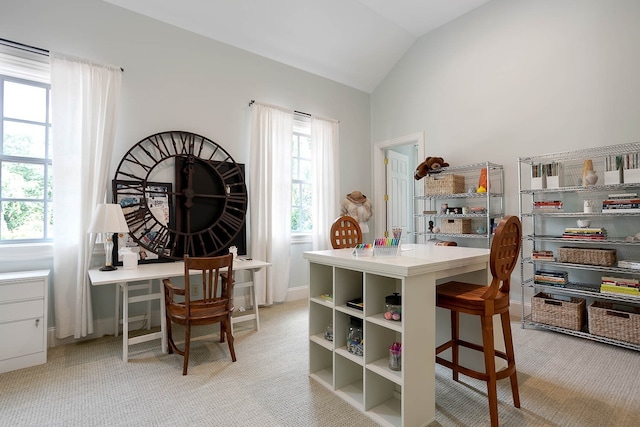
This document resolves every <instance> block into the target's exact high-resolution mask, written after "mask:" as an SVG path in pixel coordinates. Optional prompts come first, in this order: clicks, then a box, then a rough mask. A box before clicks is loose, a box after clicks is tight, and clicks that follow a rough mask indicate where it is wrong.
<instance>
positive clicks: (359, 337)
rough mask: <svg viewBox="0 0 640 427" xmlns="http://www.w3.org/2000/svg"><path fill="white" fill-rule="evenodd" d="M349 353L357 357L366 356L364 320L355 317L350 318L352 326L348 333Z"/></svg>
mask: <svg viewBox="0 0 640 427" xmlns="http://www.w3.org/2000/svg"><path fill="white" fill-rule="evenodd" d="M347 351H348V352H349V353H351V354H355V355H356V356H362V355H364V334H363V333H362V319H360V318H357V317H353V316H350V325H349V330H348V331H347Z"/></svg>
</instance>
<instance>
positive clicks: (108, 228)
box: [89, 203, 129, 233]
mask: <svg viewBox="0 0 640 427" xmlns="http://www.w3.org/2000/svg"><path fill="white" fill-rule="evenodd" d="M128 232H129V226H128V225H127V221H126V220H125V219H124V213H122V207H121V206H120V205H119V204H117V203H105V204H100V205H98V206H96V210H95V211H94V212H93V217H92V218H91V225H89V233H128Z"/></svg>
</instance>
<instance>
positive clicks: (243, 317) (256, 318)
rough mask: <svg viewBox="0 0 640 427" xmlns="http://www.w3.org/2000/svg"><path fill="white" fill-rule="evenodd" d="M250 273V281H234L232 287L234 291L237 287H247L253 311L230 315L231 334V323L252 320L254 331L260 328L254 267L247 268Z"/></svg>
mask: <svg viewBox="0 0 640 427" xmlns="http://www.w3.org/2000/svg"><path fill="white" fill-rule="evenodd" d="M246 271H248V272H249V274H250V275H251V277H250V281H248V282H242V283H236V284H235V287H234V293H235V291H236V290H238V289H245V288H249V299H250V300H251V304H252V305H253V313H252V314H241V315H237V316H234V317H232V319H231V333H232V334H233V324H234V323H238V322H248V321H249V320H253V321H254V326H255V328H256V332H257V331H259V330H260V318H259V314H258V295H257V293H256V285H255V281H254V277H253V273H254V269H247V270H246Z"/></svg>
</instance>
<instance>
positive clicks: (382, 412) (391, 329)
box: [309, 263, 403, 426]
mask: <svg viewBox="0 0 640 427" xmlns="http://www.w3.org/2000/svg"><path fill="white" fill-rule="evenodd" d="M310 277H311V282H310V303H309V340H310V349H309V367H310V369H309V371H310V376H311V377H312V378H314V379H315V380H317V381H318V382H320V383H321V384H323V385H325V386H326V387H328V388H329V389H331V390H334V391H335V393H336V394H338V395H340V396H341V397H342V398H343V399H345V400H346V401H348V402H349V403H351V405H353V406H355V407H357V408H359V409H360V410H363V411H365V408H366V412H369V414H370V415H372V416H373V418H374V419H376V420H377V421H383V420H385V421H387V422H389V424H390V425H396V426H399V425H401V420H402V411H401V396H402V391H403V390H402V385H403V381H402V371H394V370H391V369H389V347H390V346H391V344H392V343H394V342H402V320H401V321H390V320H386V319H384V317H383V308H384V301H385V296H387V295H391V294H393V293H394V292H398V293H402V292H403V289H402V280H400V279H395V278H391V277H384V276H380V275H377V274H370V273H365V272H362V271H356V270H351V269H344V268H338V267H332V266H328V265H321V264H316V263H311V265H310ZM322 295H332V296H333V300H332V301H328V300H326V299H324V298H323V297H322ZM357 298H363V301H364V306H365V307H366V310H357V309H355V308H351V307H349V306H347V301H351V300H354V299H357ZM351 317H355V318H357V319H361V320H362V321H363V331H364V342H365V347H366V351H365V353H364V356H358V355H355V354H353V353H350V352H349V351H348V350H347V334H348V331H349V326H350V320H351ZM331 326H332V327H333V341H328V340H327V339H326V337H325V332H326V330H327V328H328V327H331ZM365 378H366V379H365ZM334 381H335V382H334ZM365 396H366V399H365ZM365 405H366V406H365Z"/></svg>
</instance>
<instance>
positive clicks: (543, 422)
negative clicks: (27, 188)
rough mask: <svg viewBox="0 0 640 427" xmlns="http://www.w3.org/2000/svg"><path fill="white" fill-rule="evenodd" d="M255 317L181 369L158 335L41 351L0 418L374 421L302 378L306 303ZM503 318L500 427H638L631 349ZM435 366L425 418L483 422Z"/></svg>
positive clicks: (637, 380) (479, 405) (6, 396)
mask: <svg viewBox="0 0 640 427" xmlns="http://www.w3.org/2000/svg"><path fill="white" fill-rule="evenodd" d="M260 320H261V330H260V332H255V331H252V330H250V326H251V322H247V323H245V324H237V325H236V333H235V336H236V342H235V344H236V354H237V356H238V361H237V362H236V363H231V359H230V357H229V352H228V347H227V345H226V343H225V344H220V343H218V342H217V340H208V341H198V342H196V343H194V344H193V347H192V355H191V359H190V363H189V375H187V376H186V377H183V376H182V375H181V373H182V368H181V367H182V357H181V356H178V355H169V354H162V353H161V352H160V350H159V341H152V342H148V343H143V344H138V345H137V347H134V348H136V349H140V351H136V352H134V353H133V355H132V356H131V360H130V362H129V363H127V364H125V363H123V362H122V360H121V354H122V347H121V346H122V341H121V338H120V337H118V338H115V337H103V338H100V339H97V340H93V341H88V342H83V343H79V344H71V345H66V346H61V347H56V348H53V349H50V351H49V357H48V363H47V364H45V365H40V366H35V367H32V368H26V369H21V370H18V371H13V372H8V373H5V374H0V425H1V426H80V425H82V426H222V425H224V426H296V427H300V426H322V427H324V426H336V427H337V426H340V427H345V426H360V427H368V426H376V425H377V424H376V423H374V422H373V421H371V420H370V419H369V418H367V417H366V416H365V415H363V414H362V413H360V412H359V411H358V410H356V409H354V408H352V407H351V406H349V405H348V404H346V403H345V402H344V401H342V400H341V399H340V398H338V397H336V396H334V395H333V394H332V393H331V392H330V391H328V390H327V389H325V388H324V387H322V386H320V385H318V384H317V383H315V382H314V381H313V380H311V379H309V377H308V339H307V302H306V301H296V302H291V303H286V304H281V305H275V306H273V307H269V308H264V309H261V311H260ZM513 327H514V335H515V342H516V356H517V364H518V378H519V381H520V396H521V403H522V408H521V409H516V408H514V407H513V406H512V403H511V393H510V388H509V383H508V381H501V382H499V390H498V397H499V400H500V402H499V411H500V423H501V425H502V426H629V427H631V426H634V427H635V426H638V425H640V375H639V374H638V367H639V366H640V353H638V352H634V351H631V350H626V349H621V348H616V347H611V346H607V345H605V344H600V343H595V342H590V341H585V340H582V339H579V338H574V337H569V336H564V335H560V334H556V333H552V332H547V331H536V330H529V329H527V330H522V329H520V326H519V324H518V323H514V324H513ZM216 330H217V326H216ZM3 345H7V343H3ZM436 375H437V378H436V400H437V401H436V404H437V408H436V409H437V411H436V422H435V423H433V424H432V425H433V426H484V425H489V415H488V409H487V401H486V391H485V385H484V383H482V382H479V381H475V380H472V379H468V378H465V377H463V379H462V381H461V382H459V383H456V382H453V381H452V380H451V376H450V373H449V371H448V370H446V369H444V368H440V367H438V368H437V371H436Z"/></svg>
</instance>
